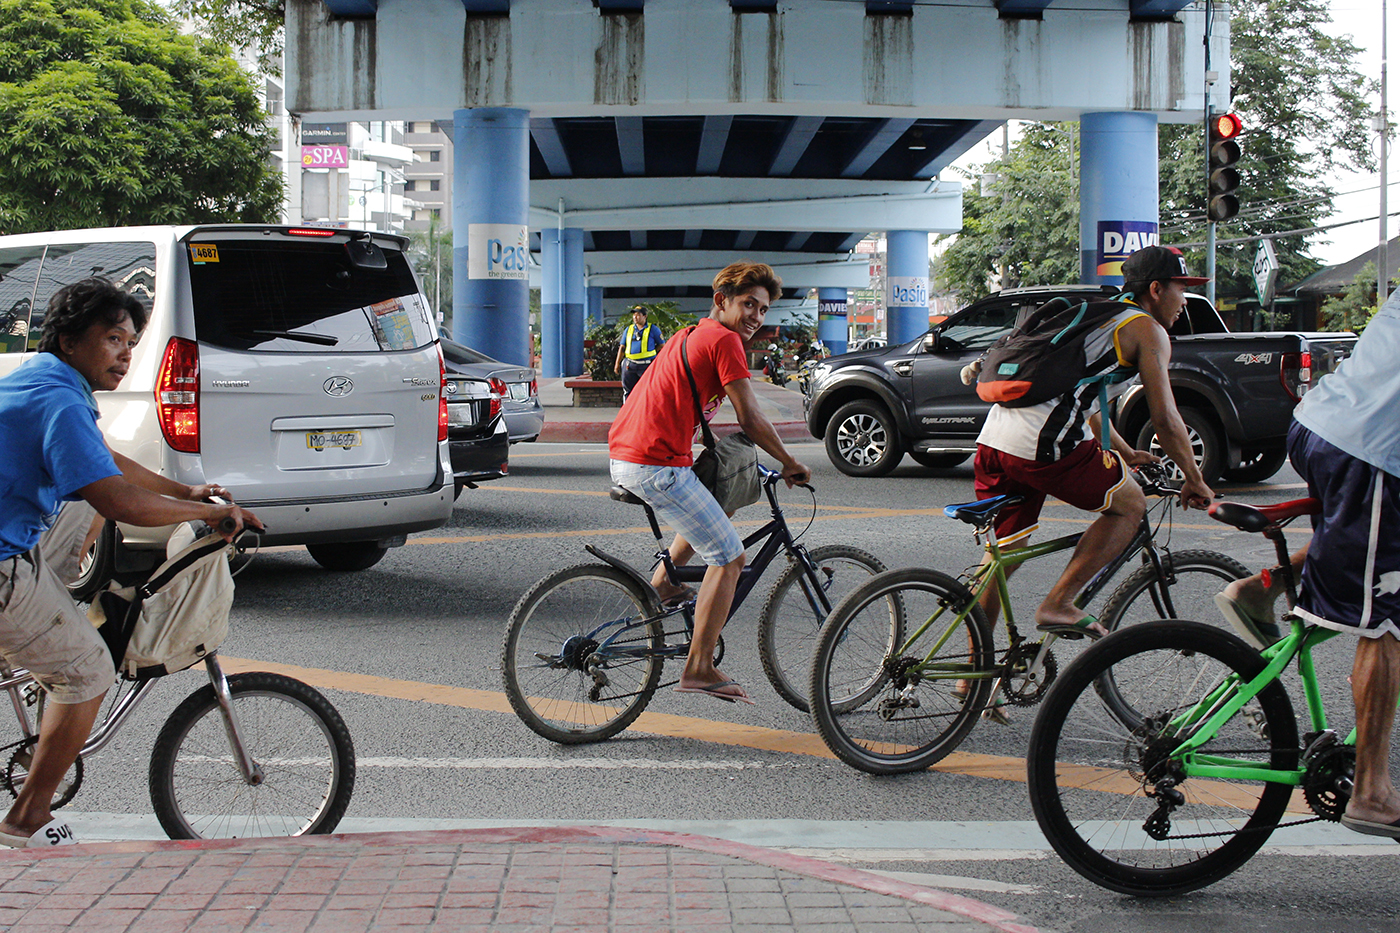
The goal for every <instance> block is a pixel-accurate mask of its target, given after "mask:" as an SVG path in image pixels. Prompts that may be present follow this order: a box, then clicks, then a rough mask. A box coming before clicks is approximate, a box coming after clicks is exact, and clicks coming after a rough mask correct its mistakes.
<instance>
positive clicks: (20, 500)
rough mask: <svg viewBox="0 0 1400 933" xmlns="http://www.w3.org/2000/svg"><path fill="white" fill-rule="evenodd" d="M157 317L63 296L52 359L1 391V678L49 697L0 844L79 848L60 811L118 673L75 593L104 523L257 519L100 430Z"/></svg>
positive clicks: (91, 285)
mask: <svg viewBox="0 0 1400 933" xmlns="http://www.w3.org/2000/svg"><path fill="white" fill-rule="evenodd" d="M145 323H146V310H145V307H144V306H143V305H142V304H141V302H140V301H139V300H138V299H137V298H136V297H134V296H132V295H130V294H128V293H126V292H124V291H122V290H121V289H119V288H117V287H116V286H115V285H113V284H112V283H111V282H108V281H107V280H106V279H101V278H90V279H84V280H83V281H81V282H77V283H74V284H72V285H69V286H67V287H65V288H62V289H60V290H59V291H58V292H57V293H55V294H54V296H53V299H52V300H51V301H50V302H49V306H48V313H47V314H46V315H45V317H44V327H43V333H42V336H41V337H40V340H39V348H38V349H39V351H40V352H38V353H37V354H35V356H34V357H33V358H32V359H29V360H27V361H25V362H24V363H23V364H22V365H21V366H20V367H19V368H18V369H16V370H15V371H14V372H13V373H11V374H10V375H8V376H6V377H4V378H3V379H0V437H4V438H5V445H6V448H7V456H6V457H5V458H3V459H0V666H3V667H5V668H25V669H27V670H29V671H30V672H31V673H32V674H33V675H34V679H35V680H36V681H38V683H39V684H40V686H41V687H43V689H44V691H45V692H46V693H47V695H48V701H49V702H48V704H47V707H46V709H45V711H44V717H43V720H42V722H41V723H40V727H39V740H38V744H37V745H36V746H35V749H34V752H33V759H32V761H31V764H30V767H29V771H28V776H27V777H26V778H25V781H24V785H23V786H22V787H21V788H20V791H19V793H18V795H17V796H16V798H15V801H14V805H13V806H11V807H10V810H9V812H8V813H7V814H6V815H5V818H4V820H3V821H0V844H4V845H8V846H18V847H23V846H29V847H35V846H53V845H65V844H68V843H72V842H75V841H76V839H75V838H74V836H73V831H72V828H71V827H69V826H68V824H67V823H66V822H65V821H64V820H63V819H62V818H58V819H55V818H54V816H53V813H52V812H51V804H52V802H53V795H54V792H55V790H57V788H58V784H59V782H60V780H61V779H62V777H63V775H64V774H65V773H66V772H67V771H68V769H69V767H71V766H72V764H73V761H74V759H76V758H77V756H78V752H79V751H80V750H81V748H82V746H83V743H84V742H85V741H86V740H87V737H88V733H89V732H90V731H91V729H92V724H93V722H94V721H95V719H96V717H97V712H98V710H99V709H100V707H101V704H102V697H103V695H104V694H105V693H106V691H107V689H108V688H109V687H110V686H111V685H112V682H113V680H114V679H115V676H116V672H115V668H114V666H113V661H112V658H111V655H110V654H109V652H108V650H107V646H106V644H105V643H104V642H103V641H102V638H101V636H100V635H98V633H97V630H96V629H95V628H93V626H92V623H91V622H89V621H88V619H87V617H86V615H84V614H83V613H82V612H81V611H80V610H79V609H78V607H77V605H76V604H75V603H74V601H73V598H72V596H71V595H70V594H69V591H68V587H67V583H68V582H70V581H71V580H72V579H73V578H74V577H76V575H77V569H78V560H79V558H80V556H81V554H82V552H83V549H84V542H85V541H86V539H87V534H88V531H89V529H90V528H91V527H92V525H93V520H94V517H95V516H96V515H101V516H103V517H104V518H110V519H115V520H117V521H122V522H126V523H128V524H132V525H142V526H152V527H153V526H160V525H169V524H176V523H178V522H185V521H205V522H208V523H209V524H211V525H217V524H218V523H219V522H220V521H222V520H224V519H225V518H232V519H233V520H234V526H235V530H234V531H233V532H231V533H229V534H228V535H225V537H227V538H230V539H232V537H233V535H235V534H237V533H238V531H240V530H241V529H242V527H243V525H244V524H245V523H247V524H250V525H253V526H258V525H260V524H261V523H259V522H258V520H257V517H256V516H254V515H253V514H252V513H251V512H247V511H245V510H243V509H240V508H238V507H237V506H236V505H222V506H219V505H212V504H209V503H207V502H205V501H203V500H205V499H207V498H208V497H210V496H215V495H218V496H225V497H226V496H227V495H228V493H227V490H225V489H223V488H222V487H220V486H217V485H213V484H203V485H198V486H188V485H186V484H184V483H179V482H176V481H175V480H172V479H168V478H166V477H162V476H160V475H158V474H156V473H153V472H151V471H150V470H147V469H145V468H144V467H142V466H140V465H139V464H137V463H135V462H134V461H132V460H130V459H128V458H126V457H124V456H122V455H121V454H118V453H116V452H114V451H112V450H111V449H110V448H109V447H108V446H107V443H106V441H105V440H104V439H103V437H102V432H101V431H100V430H98V427H97V419H98V417H99V412H98V408H97V403H96V400H95V399H94V397H93V392H95V391H107V392H110V391H112V390H114V389H116V388H117V386H118V385H119V384H120V383H121V381H122V378H123V377H124V376H125V375H126V371H127V367H129V366H130V365H131V348H132V347H133V346H135V345H136V342H137V341H138V340H139V339H140V335H141V329H142V328H143V327H144V326H145Z"/></svg>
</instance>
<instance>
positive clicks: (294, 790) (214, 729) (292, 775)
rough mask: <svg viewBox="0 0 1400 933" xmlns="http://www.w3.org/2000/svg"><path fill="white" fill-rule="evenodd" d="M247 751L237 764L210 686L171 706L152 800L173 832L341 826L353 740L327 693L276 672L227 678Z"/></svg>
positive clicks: (234, 833)
mask: <svg viewBox="0 0 1400 933" xmlns="http://www.w3.org/2000/svg"><path fill="white" fill-rule="evenodd" d="M228 686H229V692H230V693H231V694H232V696H233V710H234V718H235V719H236V720H237V723H238V736H239V739H240V740H241V741H242V744H243V748H244V750H245V751H246V752H247V753H248V756H249V757H250V758H251V759H252V760H253V762H254V764H255V765H256V766H257V768H258V769H259V775H258V776H257V777H255V778H254V779H253V780H252V781H249V780H246V779H245V778H244V777H243V774H242V772H241V771H240V770H239V767H238V762H237V761H236V760H235V758H234V754H233V750H232V748H231V746H230V744H229V734H228V730H227V727H226V725H225V721H224V715H223V712H222V710H221V709H220V708H219V702H218V700H217V698H216V697H215V695H214V688H213V686H211V685H206V686H204V687H202V688H200V689H199V690H196V691H195V692H194V693H193V694H191V695H190V696H189V697H187V698H186V699H185V701H184V702H183V703H181V704H180V705H179V706H177V707H176V708H175V711H174V712H173V713H171V714H170V718H169V719H167V720H166V721H165V726H164V727H163V728H162V729H161V730H160V735H159V736H158V737H157V738H156V746H155V751H154V752H153V753H152V754H151V768H150V775H149V778H150V787H151V806H152V807H154V808H155V812H156V817H157V818H158V819H159V820H160V825H161V826H162V827H163V828H164V829H165V832H166V834H167V835H169V836H170V838H171V839H248V838H255V837H264V836H300V835H303V834H306V833H329V832H331V831H332V830H334V829H335V827H336V824H337V823H339V822H340V818H341V817H342V816H344V815H345V808H346V807H347V806H349V805H350V795H351V793H352V792H353V791H354V788H355V747H354V744H353V743H352V742H351V740H350V730H349V729H347V728H346V726H345V721H344V720H343V719H341V718H340V714H339V713H338V712H336V709H335V707H334V706H332V705H331V704H330V701H329V700H327V699H326V698H325V697H324V696H322V695H321V694H320V693H319V692H317V691H316V690H315V689H314V688H313V687H310V686H308V685H307V684H304V683H302V682H301V681H299V680H293V679H292V678H290V677H283V676H282V675H280V674H269V673H266V672H254V673H249V674H234V675H233V676H231V677H229V678H228Z"/></svg>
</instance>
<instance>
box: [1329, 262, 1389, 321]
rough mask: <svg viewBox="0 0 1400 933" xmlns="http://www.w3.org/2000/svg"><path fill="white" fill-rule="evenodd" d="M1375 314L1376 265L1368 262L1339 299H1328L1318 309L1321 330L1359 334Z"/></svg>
mask: <svg viewBox="0 0 1400 933" xmlns="http://www.w3.org/2000/svg"><path fill="white" fill-rule="evenodd" d="M1375 313H1376V264H1375V263H1374V262H1368V263H1366V265H1364V266H1362V267H1361V271H1360V272H1358V273H1356V277H1355V278H1353V279H1352V280H1351V284H1350V285H1348V286H1347V289H1346V291H1345V292H1343V293H1342V295H1341V297H1339V298H1329V299H1327V302H1326V303H1325V304H1323V306H1322V307H1321V309H1319V313H1318V317H1319V318H1320V319H1321V324H1322V329H1323V330H1349V331H1352V332H1354V333H1357V334H1359V333H1361V332H1362V331H1363V330H1365V329H1366V325H1367V324H1368V323H1370V321H1371V318H1372V317H1373V316H1374V315H1375Z"/></svg>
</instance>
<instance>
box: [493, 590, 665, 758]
mask: <svg viewBox="0 0 1400 933" xmlns="http://www.w3.org/2000/svg"><path fill="white" fill-rule="evenodd" d="M659 612H660V609H659V608H658V607H656V606H654V605H652V597H651V596H650V594H648V593H647V592H646V591H644V590H643V589H642V587H641V586H640V585H639V584H638V583H637V582H636V581H635V580H633V579H632V578H631V577H630V576H628V575H627V574H626V573H623V572H622V571H621V570H618V569H617V568H616V567H610V566H608V565H606V564H578V565H576V566H573V567H566V568H565V569H563V570H560V571H559V572H558V573H555V574H552V575H550V576H548V577H545V578H544V579H543V580H541V581H540V582H539V583H536V584H535V585H534V586H533V587H531V588H530V590H529V591H528V592H527V593H526V594H525V595H524V596H522V597H520V602H518V603H516V605H515V609H514V610H512V611H511V614H510V621H509V623H508V625H507V627H506V637H505V645H504V647H503V648H502V650H501V676H502V678H503V679H504V681H505V690H506V696H507V698H509V699H510V705H511V707H512V708H513V709H514V710H515V712H516V715H518V716H519V717H520V719H521V721H523V722H524V723H525V725H527V726H529V727H530V728H531V729H532V730H534V731H535V732H536V733H537V734H539V735H542V736H544V737H545V738H546V739H549V740H550V741H552V742H559V743H561V744H565V745H576V744H580V743H583V742H598V741H601V740H603V739H606V738H610V737H612V736H614V735H616V734H617V733H619V732H621V731H622V730H623V729H626V728H627V727H628V726H629V725H631V724H632V722H633V721H634V720H635V719H636V718H637V717H638V716H640V715H641V714H642V710H644V709H646V706H647V703H649V702H650V701H651V697H652V694H653V693H655V692H656V685H657V683H659V682H660V680H661V667H662V664H663V663H664V659H663V657H662V656H661V653H660V652H661V650H662V648H663V647H664V641H665V639H664V636H663V634H662V629H661V623H660V621H658V620H657V619H655V618H652V617H654V616H656V615H657V614H659ZM614 637H615V640H613V641H611V642H610V643H609V639H610V638H614Z"/></svg>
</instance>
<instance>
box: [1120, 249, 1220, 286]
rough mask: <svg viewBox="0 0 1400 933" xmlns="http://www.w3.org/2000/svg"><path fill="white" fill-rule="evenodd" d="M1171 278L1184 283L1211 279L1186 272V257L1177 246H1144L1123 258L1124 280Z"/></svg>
mask: <svg viewBox="0 0 1400 933" xmlns="http://www.w3.org/2000/svg"><path fill="white" fill-rule="evenodd" d="M1161 279H1171V280H1172V281H1174V282H1180V283H1182V284H1183V285H1204V284H1206V283H1207V282H1209V281H1210V279H1208V278H1205V277H1203V276H1199V275H1187V274H1186V257H1185V256H1183V255H1181V250H1179V249H1177V248H1176V247H1175V246H1144V247H1143V248H1142V249H1140V250H1138V251H1137V252H1136V253H1133V254H1132V255H1131V256H1129V257H1128V258H1127V259H1125V260H1123V281H1125V282H1156V281H1160V280H1161Z"/></svg>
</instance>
